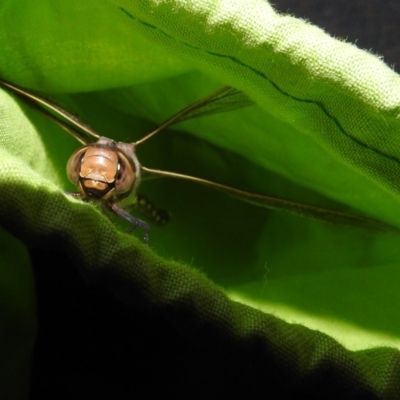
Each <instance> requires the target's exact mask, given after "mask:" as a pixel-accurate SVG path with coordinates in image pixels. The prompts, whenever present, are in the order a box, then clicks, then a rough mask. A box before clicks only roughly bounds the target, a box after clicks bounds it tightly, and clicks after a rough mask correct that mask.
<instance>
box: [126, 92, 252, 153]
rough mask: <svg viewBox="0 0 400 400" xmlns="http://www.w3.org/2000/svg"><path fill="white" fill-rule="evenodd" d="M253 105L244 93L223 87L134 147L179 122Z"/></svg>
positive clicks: (137, 143)
mask: <svg viewBox="0 0 400 400" xmlns="http://www.w3.org/2000/svg"><path fill="white" fill-rule="evenodd" d="M253 104H254V102H253V101H252V100H251V99H250V98H249V97H248V96H247V95H246V94H245V93H244V92H241V91H240V90H237V89H235V88H232V87H230V86H225V87H223V88H221V89H219V90H217V91H216V92H214V93H212V94H211V95H209V96H207V97H205V98H203V99H201V100H199V101H197V102H195V103H193V104H191V105H190V106H188V107H186V108H184V109H183V110H182V111H180V112H178V113H177V114H175V115H173V116H172V117H171V118H169V119H167V120H166V121H165V122H164V123H162V124H161V125H160V126H159V127H158V128H157V129H155V130H154V131H153V132H150V133H149V134H147V135H146V136H145V137H143V138H142V139H140V140H138V141H137V142H136V143H134V145H135V146H138V145H140V144H142V143H143V142H145V141H146V140H147V139H150V138H151V137H152V136H154V135H156V134H157V133H159V132H161V131H163V130H165V129H167V128H168V127H170V126H172V125H175V124H178V123H179V122H182V121H186V120H188V119H192V118H198V117H203V116H206V115H212V114H217V113H222V112H227V111H233V110H237V109H239V108H243V107H248V106H251V105H253Z"/></svg>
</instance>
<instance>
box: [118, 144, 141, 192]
mask: <svg viewBox="0 0 400 400" xmlns="http://www.w3.org/2000/svg"><path fill="white" fill-rule="evenodd" d="M135 181H136V168H135V165H134V164H133V162H129V159H128V157H127V156H126V155H125V154H124V153H122V152H121V151H119V152H118V169H117V174H116V176H115V190H116V192H117V193H125V192H127V191H129V190H132V188H133V185H134V184H135Z"/></svg>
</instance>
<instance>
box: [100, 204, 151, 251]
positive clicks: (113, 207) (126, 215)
mask: <svg viewBox="0 0 400 400" xmlns="http://www.w3.org/2000/svg"><path fill="white" fill-rule="evenodd" d="M105 206H106V207H107V208H108V209H110V210H111V211H113V212H114V213H115V214H117V215H118V216H119V217H121V218H123V219H125V220H127V221H128V222H129V223H130V224H131V227H130V228H128V230H127V233H130V232H132V231H133V230H134V229H136V228H137V227H138V226H140V227H141V228H143V229H144V232H145V233H144V241H145V243H146V245H147V246H148V245H149V235H150V226H149V224H148V223H147V222H145V221H142V220H141V219H139V218H136V217H134V216H133V215H131V214H129V213H128V212H127V211H125V210H124V209H123V208H121V207H120V206H118V205H117V204H115V203H112V202H107V203H105Z"/></svg>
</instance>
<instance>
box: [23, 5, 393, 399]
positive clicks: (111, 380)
mask: <svg viewBox="0 0 400 400" xmlns="http://www.w3.org/2000/svg"><path fill="white" fill-rule="evenodd" d="M273 4H274V7H275V8H276V9H277V10H279V11H280V12H282V13H290V14H293V15H295V16H297V17H301V18H304V19H308V20H309V21H311V22H312V23H314V24H315V25H318V26H320V27H321V28H324V29H325V30H326V31H327V32H328V33H330V34H331V35H332V36H335V37H340V38H346V39H347V41H349V42H352V43H356V44H357V46H358V47H360V48H363V49H368V50H370V51H371V52H373V53H374V54H377V55H381V56H383V58H384V61H385V62H386V63H387V64H388V65H390V66H392V67H394V69H395V70H397V71H399V68H400V67H399V66H400V62H399V61H400V46H399V45H398V44H397V41H398V37H399V35H398V31H399V29H400V28H399V22H400V2H398V1H385V0H357V1H356V0H350V1H349V0H347V1H346V0H304V1H300V0H278V1H277V0H276V1H274V3H273ZM31 257H32V261H33V264H34V269H35V275H36V281H37V293H38V319H39V333H38V341H37V345H36V348H35V353H34V362H33V373H32V391H31V393H32V395H31V398H32V399H43V398H45V396H47V397H49V398H57V399H110V398H115V399H123V398H131V397H137V398H144V397H146V398H147V397H150V396H152V395H153V396H157V397H161V396H162V397H167V396H171V397H178V398H192V397H195V398H198V397H203V396H207V397H211V398H212V397H213V394H214V396H215V394H216V393H221V394H225V395H228V394H232V393H234V394H236V397H239V396H240V397H242V396H243V397H244V396H245V397H246V398H249V397H250V396H257V397H258V396H260V395H261V396H264V395H267V397H268V398H284V397H285V396H283V393H280V395H279V396H278V397H275V396H274V395H273V393H271V392H270V391H269V389H268V383H267V382H268V381H267V377H260V376H257V375H255V373H254V370H257V368H254V370H253V371H252V370H249V369H248V366H247V369H244V368H245V367H243V366H242V363H240V361H239V360H236V361H235V360H232V359H228V358H227V355H223V354H218V351H217V349H212V351H209V352H207V351H205V349H198V348H197V347H196V345H195V344H194V343H192V342H190V341H188V340H187V339H186V338H183V337H182V336H180V335H179V334H178V333H176V332H175V331H174V330H173V329H172V328H171V327H170V326H169V325H168V324H167V323H166V322H164V321H163V319H162V316H157V315H143V314H139V313H136V312H134V311H132V310H130V309H127V307H126V306H125V305H123V304H121V303H119V302H118V301H117V300H116V299H115V298H114V297H113V296H112V295H111V294H109V293H107V292H105V291H104V290H102V289H101V288H94V287H90V286H88V285H87V283H86V282H84V281H83V280H82V279H81V277H80V276H79V275H78V274H77V272H76V271H75V270H74V269H73V268H72V266H71V263H70V261H69V260H68V259H67V258H66V257H65V256H63V255H61V254H59V253H57V252H54V253H53V254H49V253H48V252H42V251H40V250H35V251H33V250H32V251H31ZM49 265H51V266H52V267H51V268H49V267H48V266H49ZM228 388H229V393H228ZM296 398H297V399H300V398H301V397H299V396H296ZM307 398H309V397H307Z"/></svg>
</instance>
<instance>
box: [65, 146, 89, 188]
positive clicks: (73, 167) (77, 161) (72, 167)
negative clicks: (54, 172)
mask: <svg viewBox="0 0 400 400" xmlns="http://www.w3.org/2000/svg"><path fill="white" fill-rule="evenodd" d="M88 148H89V146H84V147H81V148H80V149H78V150H76V151H75V152H74V153H73V154H72V156H71V157H70V159H69V160H68V163H67V176H68V179H69V180H70V181H71V182H72V183H74V184H75V185H77V184H78V182H79V178H80V172H81V167H82V160H83V157H84V156H85V153H86V151H87V149H88Z"/></svg>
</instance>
